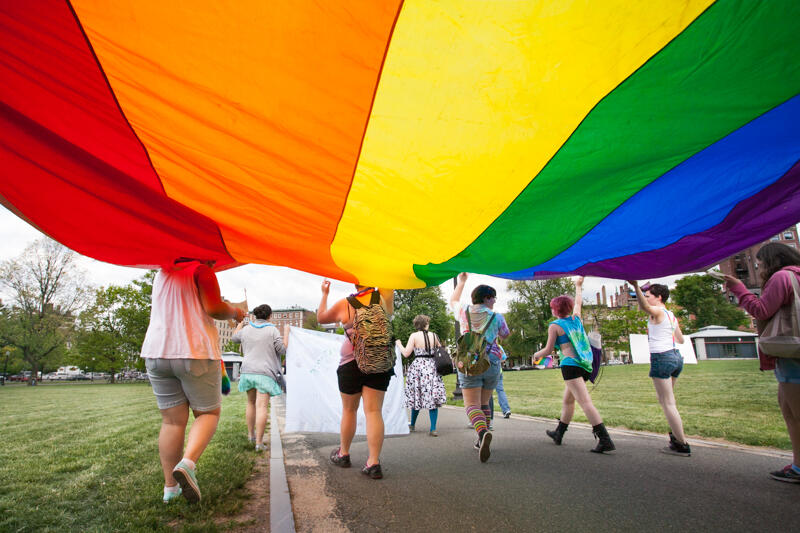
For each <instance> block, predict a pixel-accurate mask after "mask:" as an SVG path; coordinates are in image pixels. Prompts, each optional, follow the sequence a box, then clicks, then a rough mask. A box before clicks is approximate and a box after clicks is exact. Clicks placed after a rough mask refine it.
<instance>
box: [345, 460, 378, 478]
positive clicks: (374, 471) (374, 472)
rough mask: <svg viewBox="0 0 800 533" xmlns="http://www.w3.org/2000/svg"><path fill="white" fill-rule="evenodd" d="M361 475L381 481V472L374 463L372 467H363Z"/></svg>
mask: <svg viewBox="0 0 800 533" xmlns="http://www.w3.org/2000/svg"><path fill="white" fill-rule="evenodd" d="M348 461H349V458H348ZM361 473H362V474H364V475H365V476H369V477H371V478H372V479H383V471H382V470H381V464H380V463H375V464H374V465H372V466H367V465H364V468H362V469H361Z"/></svg>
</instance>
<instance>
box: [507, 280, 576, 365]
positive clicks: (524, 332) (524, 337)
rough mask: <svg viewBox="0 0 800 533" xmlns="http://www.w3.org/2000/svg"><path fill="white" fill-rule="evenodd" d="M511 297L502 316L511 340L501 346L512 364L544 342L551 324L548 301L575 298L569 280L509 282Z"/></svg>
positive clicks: (525, 358)
mask: <svg viewBox="0 0 800 533" xmlns="http://www.w3.org/2000/svg"><path fill="white" fill-rule="evenodd" d="M508 290H509V291H511V292H512V293H513V294H514V297H513V300H511V302H509V304H508V312H507V313H506V314H505V317H506V322H507V323H508V327H509V329H510V330H511V336H510V337H508V339H507V340H506V341H505V342H504V345H505V348H506V353H507V354H508V356H509V358H510V359H512V360H519V361H526V360H527V359H528V358H529V357H530V355H531V354H532V353H533V352H535V351H536V350H538V349H539V348H540V347H541V346H543V345H544V343H545V342H546V341H547V327H548V324H550V322H552V321H553V320H554V317H553V314H552V312H551V311H550V300H552V299H553V298H555V297H556V296H561V295H562V294H569V295H574V294H575V285H574V283H573V282H572V280H570V279H569V278H556V279H545V280H536V281H509V282H508Z"/></svg>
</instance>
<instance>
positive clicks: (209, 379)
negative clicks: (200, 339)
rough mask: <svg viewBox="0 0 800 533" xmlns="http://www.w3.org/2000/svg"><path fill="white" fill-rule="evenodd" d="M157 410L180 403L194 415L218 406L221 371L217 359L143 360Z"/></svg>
mask: <svg viewBox="0 0 800 533" xmlns="http://www.w3.org/2000/svg"><path fill="white" fill-rule="evenodd" d="M145 366H146V367H147V376H148V377H149V378H150V385H152V387H153V393H154V394H155V395H156V402H157V403H158V408H159V409H169V408H170V407H175V406H177V405H181V404H183V403H187V402H188V403H189V407H191V408H192V409H194V410H195V411H200V412H205V411H213V410H214V409H217V408H218V407H219V406H220V405H222V368H221V367H220V363H219V360H217V359H145Z"/></svg>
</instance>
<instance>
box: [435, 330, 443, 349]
mask: <svg viewBox="0 0 800 533" xmlns="http://www.w3.org/2000/svg"><path fill="white" fill-rule="evenodd" d="M433 340H435V341H436V343H437V344H439V346H441V345H442V341H440V340H439V335H437V334H436V332H434V333H433Z"/></svg>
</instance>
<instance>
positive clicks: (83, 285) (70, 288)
mask: <svg viewBox="0 0 800 533" xmlns="http://www.w3.org/2000/svg"><path fill="white" fill-rule="evenodd" d="M0 284H2V285H3V287H5V289H6V290H7V291H8V293H9V294H10V296H11V298H10V300H11V302H10V305H8V306H6V307H5V308H4V309H3V315H4V316H3V319H4V320H3V321H4V325H3V327H2V328H0V335H2V338H1V339H0V344H5V345H9V346H14V347H16V348H17V349H18V350H19V355H20V356H21V357H22V359H23V360H24V361H25V362H26V363H27V365H29V366H30V369H31V371H32V373H33V375H34V376H36V375H37V374H38V372H39V371H40V370H42V368H43V366H45V365H47V366H55V365H57V364H58V363H59V362H60V361H61V359H62V357H63V356H64V354H65V353H66V348H67V343H68V341H69V340H70V338H71V335H72V333H73V328H74V324H75V313H77V312H78V311H79V310H80V309H82V308H83V307H84V305H85V304H86V302H87V299H88V295H89V293H90V292H91V291H90V288H89V287H88V286H87V282H86V276H85V273H84V271H83V270H81V269H80V268H79V267H78V266H77V264H76V262H75V252H73V251H72V250H70V249H68V248H66V247H65V246H62V245H61V244H59V243H57V242H55V241H53V240H52V239H49V238H47V237H44V238H41V239H39V240H37V241H35V242H33V243H31V244H30V245H29V246H28V247H27V248H26V249H25V251H24V252H23V253H22V254H21V255H20V256H19V257H17V258H15V259H10V260H7V261H4V262H3V263H1V264H0ZM29 383H30V382H29Z"/></svg>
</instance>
